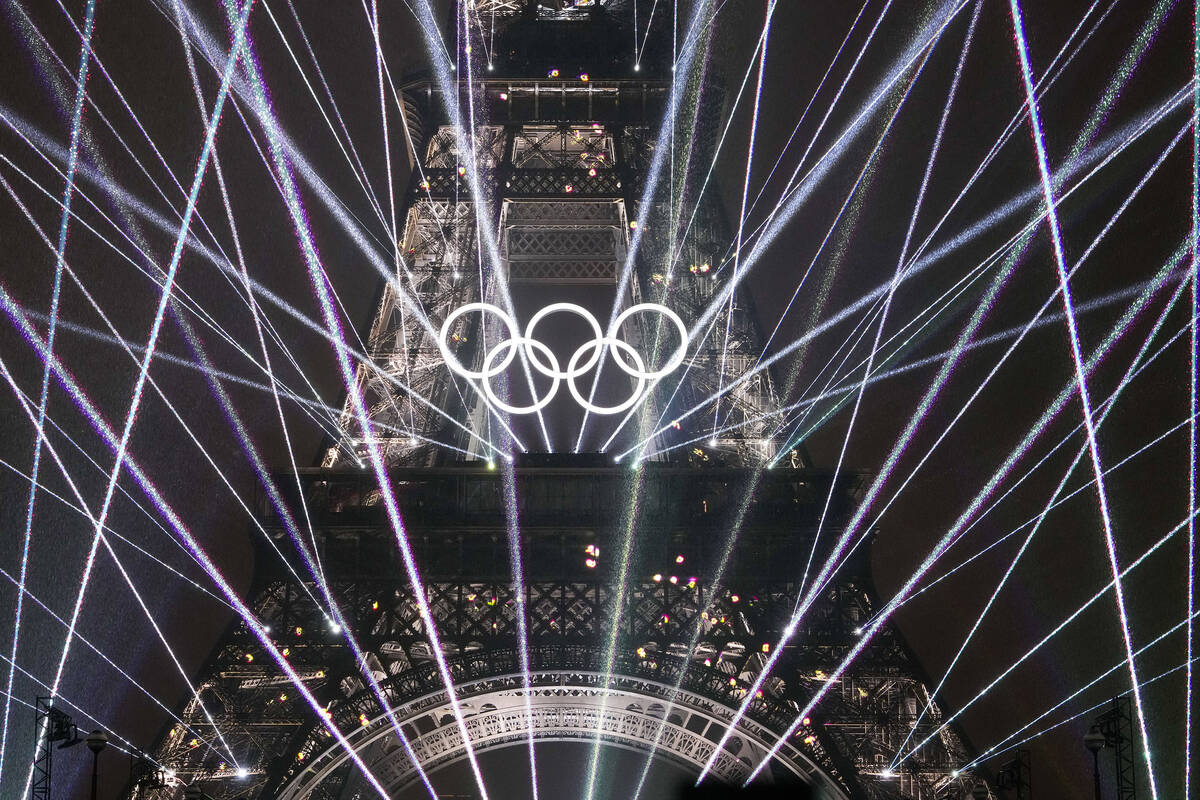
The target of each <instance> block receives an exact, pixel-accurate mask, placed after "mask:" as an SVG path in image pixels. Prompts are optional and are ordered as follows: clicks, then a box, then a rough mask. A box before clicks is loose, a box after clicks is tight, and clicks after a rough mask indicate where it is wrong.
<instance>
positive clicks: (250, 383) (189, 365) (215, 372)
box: [27, 311, 502, 488]
mask: <svg viewBox="0 0 1200 800" xmlns="http://www.w3.org/2000/svg"><path fill="white" fill-rule="evenodd" d="M27 316H28V317H29V318H30V319H32V320H36V321H38V322H45V321H46V320H48V319H49V316H48V315H46V314H39V313H37V312H33V311H31V312H28V314H27ZM58 327H59V329H60V330H64V331H69V332H71V333H75V334H78V335H80V336H83V337H85V338H88V339H92V340H94V341H98V342H104V343H105V344H111V345H115V346H117V347H120V348H122V349H127V350H130V351H132V352H134V353H142V352H145V347H143V346H142V345H141V344H138V343H135V342H131V341H129V340H128V339H122V338H120V337H117V336H113V335H112V334H111V333H105V332H104V331H100V330H97V329H95V328H89V327H88V326H86V325H79V324H77V323H73V322H68V321H67V320H63V319H60V320H59V322H58ZM154 360H155V363H166V364H174V365H175V366H178V367H184V368H186V369H190V370H193V371H196V372H200V373H203V374H206V375H210V376H212V377H213V378H215V379H217V380H220V381H223V382H225V383H233V384H237V385H238V386H244V387H246V388H248V389H253V390H254V391H256V392H262V393H263V394H271V392H272V387H271V385H270V384H267V383H262V382H261V381H255V380H252V379H250V378H247V377H245V376H243V375H238V374H235V373H232V372H228V371H226V370H222V369H218V368H216V367H213V366H208V367H206V366H204V365H202V364H198V363H196V362H195V361H193V360H190V359H187V358H183V357H181V356H177V355H173V354H171V353H166V352H163V351H162V350H161V349H159V350H156V351H155V355H154ZM279 396H280V398H282V399H286V400H289V401H291V402H292V403H294V404H295V405H296V406H298V407H299V408H300V409H301V410H302V411H305V412H306V414H308V416H309V418H310V419H312V420H313V422H315V423H316V424H318V425H321V424H322V420H320V419H318V418H317V417H316V416H314V415H313V412H314V411H321V412H324V413H326V414H338V413H341V409H338V408H334V407H333V406H329V405H325V404H324V403H318V402H316V401H313V400H309V399H307V398H305V397H301V396H300V395H297V394H295V393H293V392H291V391H287V390H284V391H282V392H280V395H279ZM376 428H378V429H382V430H384V431H387V432H388V433H392V434H395V435H397V436H399V435H401V434H403V435H404V436H408V431H407V430H406V429H404V428H399V427H397V426H394V425H388V424H386V423H383V422H377V423H376ZM325 432H326V433H328V434H329V435H331V436H332V435H334V434H333V433H332V431H329V430H326V431H325ZM413 438H415V439H417V440H419V441H421V442H424V443H426V444H429V445H432V446H434V447H442V448H445V449H447V450H450V451H452V452H456V453H461V454H463V455H470V453H469V452H468V451H467V450H464V449H463V448H461V447H455V446H453V445H449V444H446V443H445V442H440V441H437V440H435V439H429V438H427V437H424V436H422V435H421V434H416V435H415V436H414V437H413ZM494 452H496V453H497V454H502V451H500V450H499V449H497V450H496V451H494ZM293 460H294V456H293ZM118 488H119V487H118Z"/></svg>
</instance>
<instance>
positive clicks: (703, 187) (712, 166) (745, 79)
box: [667, 0, 870, 274]
mask: <svg viewBox="0 0 1200 800" xmlns="http://www.w3.org/2000/svg"><path fill="white" fill-rule="evenodd" d="M869 2H870V0H864V2H863V4H862V7H861V8H859V10H858V16H856V17H855V18H854V22H853V23H852V24H851V25H850V29H849V30H848V31H846V36H845V38H843V39H842V44H841V46H840V47H838V50H837V53H835V54H834V56H833V60H832V61H830V62H829V67H828V68H827V69H826V70H825V74H824V75H823V76H822V77H821V80H820V81H819V82H818V84H817V88H816V89H814V90H813V93H812V96H811V97H810V98H809V99H808V104H807V105H806V106H805V107H804V111H803V112H801V114H800V119H798V120H797V121H796V127H795V128H793V129H792V135H791V137H789V138H788V141H787V143H785V144H784V146H783V149H782V150H781V151H780V153H779V156H778V158H776V159H775V164H774V165H773V166H772V167H771V170H770V172H768V173H767V177H766V178H765V179H764V180H763V184H762V187H761V188H760V189H759V191H758V195H757V196H755V198H754V202H753V203H751V205H750V208H751V210H753V209H754V208H755V207H756V205H757V203H758V199H759V198H760V197H762V194H763V192H764V191H766V187H767V185H768V184H769V183H770V181H771V178H772V177H774V175H775V170H776V169H778V168H779V164H780V162H782V161H783V156H784V154H785V153H786V152H787V149H788V147H789V146H790V145H791V143H792V139H793V138H795V136H796V132H797V131H798V130H800V126H801V125H802V124H803V123H804V120H805V119H806V118H807V116H808V112H809V109H811V108H812V104H813V103H814V102H815V101H816V99H817V96H818V95H819V94H820V93H821V89H822V88H823V87H824V86H825V81H826V80H827V79H828V78H829V73H830V72H832V71H833V67H834V64H836V63H837V60H838V58H839V57H841V54H842V50H844V49H845V47H846V42H848V41H850V36H851V34H853V33H854V29H855V28H856V27H857V26H858V21H859V19H861V18H862V14H863V12H864V11H866V9H867V4H868V3H869ZM719 11H720V9H718V12H719ZM760 46H761V42H760ZM753 71H754V54H751V56H750V63H749V65H747V67H746V71H745V73H744V74H743V75H742V83H741V85H740V86H739V87H738V91H737V94H736V95H735V96H734V98H733V103H732V104H731V105H730V109H729V112H728V114H727V119H726V120H725V127H724V128H723V129H722V130H721V136H720V138H719V139H717V146H716V147H715V148H714V149H713V153H712V156H711V161H710V163H709V165H708V169H707V170H706V171H705V173H704V180H703V181H701V183H700V189H699V190H698V191H697V192H696V196H695V199H694V200H693V203H692V213H691V215H690V216H689V217H688V223H687V225H685V226H684V229H683V232H682V233H681V234H679V236H678V237H677V240H678V242H679V246H678V247H677V248H675V250H674V252H673V253H672V254H671V257H670V260H669V262H668V263H667V274H673V273H674V271H675V265H676V264H677V263H678V261H679V258H680V256H681V255H682V254H683V250H684V247H685V245H686V243H687V239H688V234H689V233H690V232H691V230H692V225H693V224H694V223H695V221H696V215H697V214H699V212H700V207H701V203H700V200H701V198H703V197H704V193H705V192H706V191H707V190H708V186H709V181H710V180H711V178H712V175H713V172H714V171H715V170H716V168H717V158H718V156H719V155H720V154H721V149H722V148H723V147H724V146H725V137H726V136H727V135H728V134H729V130H730V128H732V127H733V122H734V118H735V116H736V112H737V108H738V106H739V105H741V102H742V95H743V94H744V93H745V91H746V85H747V84H748V83H749V82H750V73H751V72H753Z"/></svg>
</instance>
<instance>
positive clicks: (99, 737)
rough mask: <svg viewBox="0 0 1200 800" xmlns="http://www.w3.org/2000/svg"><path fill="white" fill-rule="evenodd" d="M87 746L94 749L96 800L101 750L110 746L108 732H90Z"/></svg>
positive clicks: (93, 777) (93, 763)
mask: <svg viewBox="0 0 1200 800" xmlns="http://www.w3.org/2000/svg"><path fill="white" fill-rule="evenodd" d="M87 746H88V750H91V751H92V800H96V796H97V791H96V789H97V786H96V778H97V775H98V774H99V767H100V751H101V750H103V749H104V748H105V747H107V746H108V734H106V733H105V732H104V731H101V730H94V731H92V732H91V733H89V734H88V737H87Z"/></svg>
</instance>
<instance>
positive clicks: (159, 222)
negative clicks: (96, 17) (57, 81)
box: [0, 109, 499, 453]
mask: <svg viewBox="0 0 1200 800" xmlns="http://www.w3.org/2000/svg"><path fill="white" fill-rule="evenodd" d="M0 120H3V121H4V122H6V123H7V124H9V126H10V129H12V130H14V132H16V133H17V134H18V136H21V137H22V138H23V139H24V140H25V141H26V143H27V144H29V146H30V147H31V148H33V149H34V151H35V152H37V153H38V154H39V155H42V156H43V158H45V155H44V154H43V153H41V151H40V149H39V146H38V145H36V144H35V143H34V142H33V141H32V140H30V139H28V138H27V137H25V135H24V133H23V132H22V131H21V129H20V128H17V127H14V126H13V124H12V121H11V120H9V119H8V118H7V117H5V115H4V113H3V110H2V109H0ZM0 161H3V162H4V163H6V164H8V165H9V166H10V167H12V168H13V169H14V170H15V171H17V172H18V174H20V175H21V176H22V177H23V178H25V179H26V180H27V181H29V182H30V183H31V185H33V186H34V187H35V188H37V189H38V190H39V191H40V192H42V194H44V195H47V197H48V199H51V200H52V201H53V202H58V203H60V204H61V201H58V200H56V199H55V198H52V197H50V196H49V193H48V192H47V190H46V189H45V187H43V186H41V184H39V183H37V181H36V180H35V179H33V178H32V177H31V176H30V175H29V174H28V173H27V172H25V171H24V170H22V169H21V168H20V167H18V166H17V165H16V164H14V163H13V162H12V161H11V160H10V159H8V158H7V157H5V156H3V155H0ZM47 163H50V164H51V166H52V167H53V164H52V163H51V162H47ZM82 170H83V168H82V165H81V171H82ZM76 194H78V195H79V196H80V197H82V198H83V199H85V200H87V201H88V203H89V204H91V205H92V207H93V208H95V209H96V210H97V212H98V213H100V215H101V216H102V217H104V218H105V220H106V221H108V222H109V223H110V224H112V225H113V226H114V228H115V229H117V230H118V231H119V232H121V234H122V236H124V238H126V240H128V241H129V242H130V244H132V245H133V246H134V248H136V249H137V250H138V251H139V252H140V253H141V254H142V256H143V257H144V258H146V259H147V260H148V261H149V262H151V263H152V259H151V257H150V256H149V254H148V253H146V251H145V250H144V248H143V247H142V246H141V245H139V244H138V243H137V242H135V241H133V240H132V239H130V238H129V236H128V235H126V234H125V233H124V232H123V231H120V228H119V226H117V225H116V223H114V222H113V221H112V220H110V219H108V217H107V215H106V214H105V213H104V212H103V210H101V209H100V208H99V207H98V206H97V205H96V204H95V203H94V202H93V201H92V200H91V199H90V198H88V196H87V195H86V194H85V193H84V192H82V191H79V190H78V189H77V190H76ZM10 195H12V196H13V198H14V200H16V202H18V204H20V201H19V200H18V199H17V198H16V196H15V194H13V193H12V191H11V190H10ZM122 199H123V200H124V199H127V196H125V197H122ZM134 202H136V201H134ZM136 210H137V211H138V212H139V213H141V214H142V215H143V216H145V217H146V218H147V219H149V220H150V221H151V222H152V223H154V224H155V225H156V226H157V227H159V228H161V229H163V230H170V231H171V232H174V231H175V229H174V228H172V227H171V225H170V223H169V222H167V221H166V220H164V219H162V218H161V217H159V216H157V215H154V214H153V213H152V212H149V210H148V209H146V208H145V207H144V206H141V205H140V204H139V205H138V206H137V208H136ZM26 216H27V217H29V219H30V221H31V222H32V217H30V216H29V214H28V213H26ZM71 216H72V218H73V219H74V220H75V221H76V222H77V223H79V224H80V225H83V226H84V227H85V228H87V229H88V230H89V231H90V232H91V233H93V234H95V235H96V236H97V237H98V238H99V239H100V240H101V241H103V242H104V243H105V244H106V245H108V246H109V247H110V248H112V249H113V251H114V252H115V253H117V254H118V255H119V256H121V257H122V258H123V259H124V260H126V261H128V262H129V263H130V264H132V265H133V266H134V267H135V268H137V269H138V270H139V271H141V272H142V273H143V274H145V275H146V276H147V277H148V278H149V279H150V280H152V281H154V282H155V283H156V284H157V285H158V286H160V287H161V285H162V281H161V279H159V278H157V277H155V276H154V275H152V274H150V273H149V272H148V271H147V270H146V268H144V267H143V266H142V265H141V264H139V263H138V262H137V261H136V260H135V259H132V258H131V257H130V256H129V255H128V254H126V253H124V252H123V251H122V250H121V249H120V248H118V247H117V246H116V245H115V244H114V243H113V242H112V241H111V240H109V239H108V238H107V237H105V236H104V235H103V234H102V233H100V232H99V231H98V230H97V229H96V228H95V227H94V226H92V225H91V224H90V223H89V222H88V221H87V220H85V219H83V218H81V217H79V216H78V215H77V214H76V213H75V212H74V211H73V210H72V212H71ZM43 238H45V237H44V236H43ZM189 244H190V246H191V247H192V248H193V249H194V250H195V251H196V252H198V253H199V254H200V255H202V256H203V257H204V258H206V259H207V260H208V261H210V263H212V264H214V265H215V266H217V267H218V268H219V269H221V270H223V271H225V272H228V273H230V274H234V275H236V274H238V273H237V268H236V267H234V266H233V265H232V264H230V263H228V262H227V261H224V260H222V259H220V258H219V257H218V256H217V255H216V254H214V253H212V252H211V251H209V250H207V249H206V248H204V247H203V245H200V244H199V243H198V242H196V241H195V240H194V239H193V240H191V241H190V242H189ZM250 282H251V288H252V291H253V292H254V293H255V294H256V295H258V296H260V297H264V298H266V299H267V300H268V301H270V302H271V303H272V304H273V305H275V306H276V307H278V308H280V309H281V310H283V311H284V312H285V313H287V314H288V315H289V316H291V317H292V318H293V319H295V320H296V321H298V322H300V323H301V324H303V325H304V326H305V327H307V328H309V329H310V330H312V331H313V332H315V333H317V334H318V335H319V336H321V337H322V338H325V339H327V340H329V341H331V342H332V338H331V337H330V334H329V332H328V331H327V330H326V329H325V328H324V327H321V326H320V325H318V323H316V322H314V321H313V320H311V319H310V318H309V317H307V316H306V315H305V314H304V313H303V312H301V311H300V310H299V309H297V308H296V307H295V306H293V305H291V304H290V303H288V302H287V301H286V300H284V299H282V298H281V297H279V296H278V295H276V294H275V293H273V292H271V291H270V290H269V289H267V288H266V287H264V286H262V285H261V284H260V283H258V282H257V281H254V280H253V279H251V281H250ZM176 294H181V295H182V296H183V297H184V298H185V299H187V300H188V302H190V303H191V306H190V310H192V311H193V313H195V314H197V316H198V318H200V319H201V321H202V322H204V323H205V324H206V325H207V326H208V327H210V328H212V329H213V330H214V331H215V332H216V333H217V334H218V335H219V336H221V337H222V338H223V339H224V340H225V341H226V342H228V343H229V344H231V345H232V346H233V347H234V348H235V349H236V350H237V351H238V352H240V353H241V354H242V355H243V356H244V357H245V358H246V359H247V360H248V361H249V362H250V363H251V364H253V365H254V366H255V367H256V368H257V369H259V370H260V371H262V372H263V374H264V375H267V376H273V375H274V373H273V372H272V371H271V370H270V369H269V365H266V364H260V363H259V362H258V361H257V360H256V359H255V358H254V356H253V355H251V354H250V353H249V352H248V351H247V350H246V349H245V347H243V346H242V345H241V344H240V343H239V342H238V341H236V340H235V339H233V338H232V337H231V336H230V335H229V334H228V333H227V332H226V331H225V330H224V329H223V328H221V326H220V325H219V324H217V323H216V322H215V320H212V319H211V318H210V317H209V316H207V315H206V313H205V312H204V311H203V309H202V308H201V307H199V306H198V305H196V304H195V301H194V300H190V299H188V296H187V295H186V293H185V292H183V290H182V289H179V288H177V289H176ZM255 307H257V303H255ZM252 311H253V309H252ZM264 322H265V319H264ZM276 339H277V341H278V335H277V334H276ZM110 340H111V341H113V343H117V344H119V343H121V342H123V341H124V340H122V339H119V338H116V339H110ZM126 344H128V343H126ZM130 346H131V348H132V349H142V348H140V346H138V345H130ZM284 349H285V352H287V348H286V345H284ZM350 354H351V355H352V356H353V357H354V358H355V359H356V361H357V362H358V363H360V364H362V365H363V366H366V367H367V368H368V369H372V370H374V371H375V372H376V374H378V375H379V376H380V377H382V378H383V379H384V380H385V381H387V382H388V383H390V384H392V385H393V386H396V387H397V388H399V389H400V390H401V391H403V392H404V393H405V394H406V396H409V397H411V398H413V399H415V400H416V401H417V402H419V403H422V404H423V405H425V406H426V407H428V408H430V409H431V410H432V411H434V412H435V413H437V414H439V415H440V416H442V417H444V418H446V419H447V420H448V421H450V422H451V423H453V424H455V425H456V426H457V427H458V428H460V429H461V430H463V431H464V432H465V433H466V434H467V435H468V436H471V437H473V438H475V439H477V440H479V441H480V442H481V443H482V444H484V445H485V446H486V447H488V448H489V449H491V450H492V451H493V452H499V451H498V450H497V449H496V447H495V446H494V445H493V444H492V443H491V442H489V441H485V440H484V439H482V438H481V437H480V436H479V435H478V434H477V433H475V432H474V431H473V430H471V429H469V428H467V427H466V426H464V425H462V423H460V422H458V421H457V420H456V419H454V418H453V417H452V416H451V415H449V414H447V413H446V412H445V411H444V410H443V409H441V408H440V407H439V406H437V405H435V404H434V403H432V402H431V401H429V400H428V399H427V398H425V397H424V396H423V395H421V394H420V393H418V392H415V391H413V390H412V389H410V388H409V387H408V386H407V384H405V383H403V382H401V381H399V380H398V379H397V378H395V377H394V376H392V375H390V374H388V373H387V372H386V371H384V370H382V369H381V368H380V367H379V366H378V364H376V363H375V362H374V361H373V360H372V359H371V358H370V357H369V356H367V355H366V354H365V352H364V351H362V350H357V349H353V348H351V349H350ZM289 355H290V354H289ZM156 357H157V356H156ZM170 359H171V357H169V356H168V357H167V360H170ZM176 361H177V362H178V363H182V364H183V365H185V366H192V367H195V366H196V365H194V364H192V363H190V362H186V361H182V360H180V359H176ZM292 363H293V365H296V362H295V359H294V358H293V359H292ZM297 367H298V365H297ZM298 374H300V376H301V377H302V378H303V379H304V380H305V382H306V383H307V384H308V386H309V387H310V389H312V391H313V393H314V396H315V397H316V398H317V399H316V401H307V400H304V398H301V397H300V396H299V395H297V394H296V393H295V392H293V391H291V390H290V389H288V390H287V394H288V395H289V396H290V397H292V398H293V399H295V400H296V401H297V402H301V403H304V404H306V405H307V406H308V407H311V408H319V409H322V410H328V411H329V412H331V414H332V418H334V419H336V416H337V415H338V414H340V413H341V412H340V410H339V409H334V408H332V407H330V406H328V405H326V404H325V403H322V402H320V398H319V395H317V394H316V389H315V387H313V386H312V383H311V382H309V381H308V379H307V376H305V375H304V373H303V371H300V370H298ZM233 379H234V380H238V381H239V382H244V381H245V379H244V378H241V379H239V378H236V377H235V378H233ZM273 381H274V382H275V383H278V384H279V385H284V384H282V382H281V381H280V380H279V379H278V377H277V376H276V377H274V378H273ZM285 388H286V386H285ZM314 421H316V422H318V424H320V425H321V426H322V427H324V428H325V429H326V432H327V433H329V434H330V435H331V437H332V438H333V439H335V440H338V439H339V438H340V437H339V436H337V435H336V434H334V433H333V432H332V431H331V430H330V429H329V428H327V427H326V423H324V422H322V421H320V420H316V419H315V418H314ZM389 429H390V428H389ZM414 438H418V439H421V440H422V441H426V442H428V443H430V444H433V445H436V446H439V447H444V448H448V449H451V450H454V451H456V452H460V453H465V452H466V451H464V450H462V449H461V448H458V447H455V446H453V445H450V444H448V443H446V442H442V441H439V440H433V439H428V438H427V437H424V436H422V435H420V434H415V435H414Z"/></svg>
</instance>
